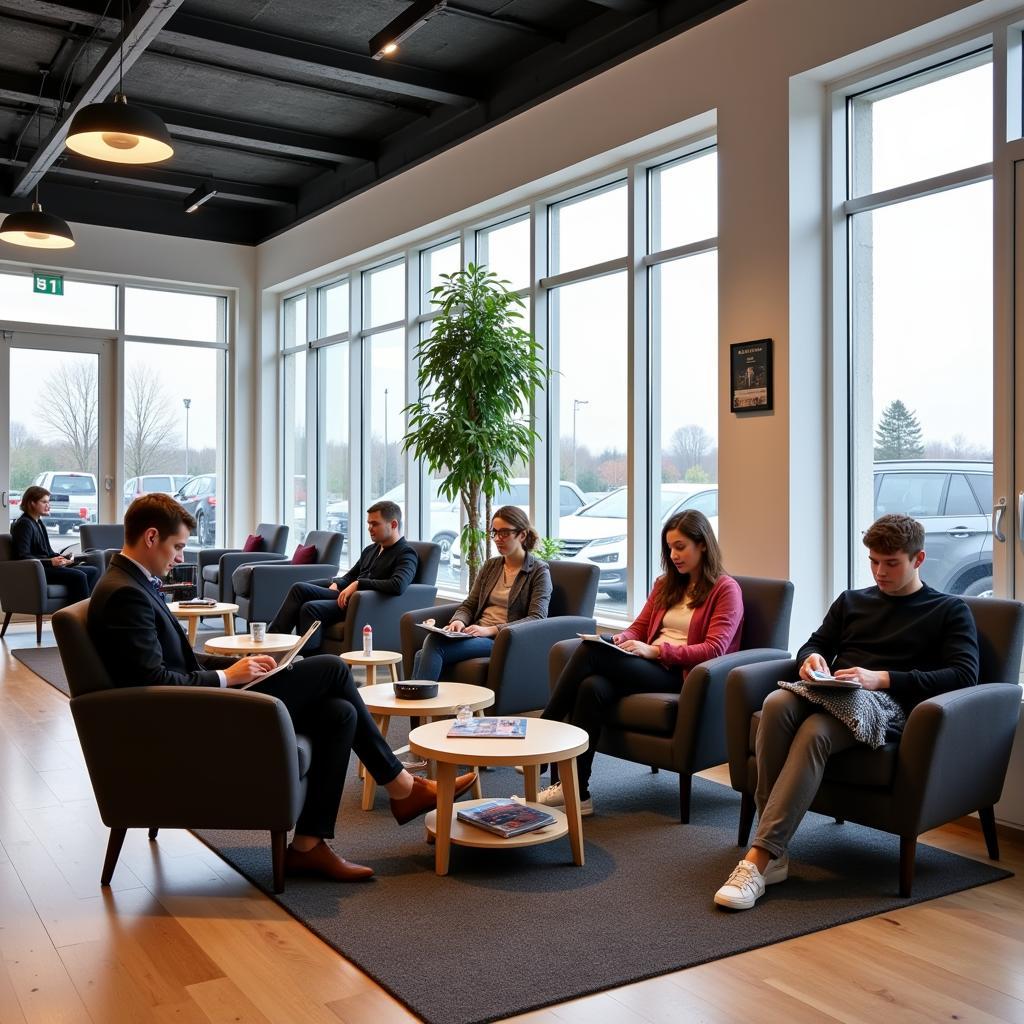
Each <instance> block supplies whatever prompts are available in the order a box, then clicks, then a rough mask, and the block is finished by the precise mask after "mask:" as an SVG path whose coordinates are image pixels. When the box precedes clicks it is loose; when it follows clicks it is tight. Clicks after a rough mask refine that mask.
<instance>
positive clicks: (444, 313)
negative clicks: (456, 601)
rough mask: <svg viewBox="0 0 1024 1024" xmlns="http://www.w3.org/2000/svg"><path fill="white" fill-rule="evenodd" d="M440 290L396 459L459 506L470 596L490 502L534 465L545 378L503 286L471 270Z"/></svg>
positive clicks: (447, 278)
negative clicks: (523, 467) (537, 401)
mask: <svg viewBox="0 0 1024 1024" xmlns="http://www.w3.org/2000/svg"><path fill="white" fill-rule="evenodd" d="M441 281H442V284H440V285H438V286H437V287H436V288H432V289H431V292H430V294H431V296H432V299H433V302H434V303H435V305H438V306H440V307H441V312H440V315H439V316H438V317H437V319H436V320H434V321H433V325H432V326H433V330H432V332H431V334H430V336H429V337H428V338H425V339H423V340H422V341H421V342H420V344H419V346H418V347H417V350H416V354H417V357H418V359H419V373H418V377H417V380H418V383H419V391H420V397H419V400H418V401H416V402H413V403H411V404H410V405H408V406H407V407H406V409H405V411H406V412H407V413H408V416H409V420H408V422H409V429H408V432H407V433H406V435H405V438H404V439H403V444H402V450H403V451H406V450H411V451H412V452H413V454H414V455H415V456H416V457H417V458H418V459H422V460H423V461H424V462H426V464H427V466H428V468H429V469H430V472H431V473H432V474H443V479H442V480H441V482H440V484H439V487H438V490H439V492H440V493H441V494H443V495H444V496H445V497H447V498H452V499H454V498H456V497H457V498H459V500H460V501H461V503H462V507H463V508H464V509H465V513H466V526H465V527H463V529H462V535H461V546H462V551H463V553H464V556H465V561H466V565H467V566H468V568H469V584H470V586H471V587H472V585H473V582H474V581H475V579H476V574H477V570H478V569H479V567H480V565H481V564H482V562H483V559H484V558H485V557H486V554H487V551H488V550H489V543H488V538H487V534H486V532H485V525H486V524H489V523H490V521H491V499H492V498H493V497H494V495H495V493H497V492H498V491H499V490H501V489H502V488H504V487H507V486H508V482H509V480H510V478H511V477H512V475H513V469H514V468H515V466H516V464H517V463H523V462H528V461H529V460H530V458H531V457H532V455H533V446H534V442H535V440H536V439H537V436H538V435H537V433H536V431H535V430H534V429H533V427H532V426H531V424H530V405H531V402H532V400H533V396H534V393H535V391H536V390H537V389H538V388H543V386H544V384H545V381H546V380H547V371H546V370H545V368H544V365H543V363H542V362H541V360H540V357H539V356H538V354H537V350H538V348H539V346H538V345H537V343H536V342H535V341H534V340H533V336H532V335H531V334H530V332H529V331H527V330H525V329H524V328H523V327H522V326H521V323H520V321H521V320H522V316H523V313H522V310H523V306H524V303H523V300H522V299H521V298H519V296H518V295H516V294H515V293H514V292H512V291H509V289H508V288H507V287H506V284H507V282H504V281H499V280H498V276H497V275H496V274H494V273H491V272H490V271H488V270H487V269H486V268H485V267H482V266H477V265H476V264H473V263H470V264H469V266H468V267H467V268H466V269H465V270H459V271H456V272H455V273H454V274H442V275H441ZM481 504H482V505H483V509H481ZM481 511H482V512H483V518H481Z"/></svg>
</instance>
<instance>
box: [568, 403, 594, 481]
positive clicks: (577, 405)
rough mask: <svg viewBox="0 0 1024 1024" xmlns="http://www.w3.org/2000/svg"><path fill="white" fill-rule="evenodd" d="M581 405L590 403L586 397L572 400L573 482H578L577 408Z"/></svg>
mask: <svg viewBox="0 0 1024 1024" xmlns="http://www.w3.org/2000/svg"><path fill="white" fill-rule="evenodd" d="M581 405H590V402H589V400H588V399H586V398H574V399H573V400H572V482H573V483H576V410H577V409H579V407H580V406H581Z"/></svg>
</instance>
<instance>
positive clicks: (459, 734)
mask: <svg viewBox="0 0 1024 1024" xmlns="http://www.w3.org/2000/svg"><path fill="white" fill-rule="evenodd" d="M448 735H449V737H452V738H454V739H467V738H470V739H486V740H521V739H525V738H526V719H525V718H470V719H469V720H468V721H466V722H452V727H451V728H450V729H449V730H448Z"/></svg>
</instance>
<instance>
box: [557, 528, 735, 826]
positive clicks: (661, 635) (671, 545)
mask: <svg viewBox="0 0 1024 1024" xmlns="http://www.w3.org/2000/svg"><path fill="white" fill-rule="evenodd" d="M661 565H662V569H663V570H664V575H662V576H659V577H658V579H657V581H656V582H655V584H654V589H653V590H652V591H651V593H650V596H649V597H648V598H647V603H646V604H645V605H644V607H643V611H642V612H640V615H639V616H638V618H637V620H636V621H635V622H634V623H633V624H632V625H631V626H630V627H629V628H628V629H626V630H623V631H622V632H621V633H617V634H616V635H615V636H613V637H612V638H611V639H612V641H613V643H614V645H615V647H618V648H619V650H618V651H615V650H612V649H611V646H610V645H605V644H602V643H598V642H591V641H586V642H585V641H581V640H563V641H562V644H561V646H562V648H563V650H565V651H566V653H568V651H570V650H571V651H572V656H571V658H570V659H569V662H568V664H567V665H566V666H565V668H564V669H563V671H562V673H561V675H560V676H559V677H558V680H557V682H554V681H553V687H552V692H551V699H550V700H549V701H548V705H547V707H546V708H545V709H544V712H543V714H542V715H541V718H548V719H553V720H555V721H559V722H562V721H566V722H571V723H572V724H573V725H577V726H579V727H580V728H581V729H585V730H586V732H587V735H588V736H589V737H590V746H589V747H588V748H587V750H586V751H585V752H584V753H582V754H580V755H579V757H577V759H576V765H577V770H578V772H579V787H580V805H581V811H582V813H583V814H593V812H594V805H593V800H592V798H591V796H590V772H591V768H592V765H593V762H594V753H595V752H596V750H597V745H598V742H599V741H600V739H601V728H602V724H603V722H604V719H605V716H606V715H607V713H608V709H609V708H610V707H611V706H612V705H613V704H615V703H616V702H617V701H618V700H620V699H621V698H622V697H625V696H627V695H628V694H631V693H679V691H680V690H681V689H682V686H683V680H684V679H685V678H686V673H687V672H688V671H689V670H690V669H691V668H693V666H694V665H699V664H700V663H701V662H702V661H707V660H708V659H709V658H717V657H719V656H720V655H722V654H728V653H729V652H731V651H735V650H738V649H739V644H740V626H741V625H742V623H743V596H742V594H741V593H740V587H739V584H738V583H737V582H736V581H735V580H734V579H733V578H732V577H731V576H727V575H726V574H725V571H724V570H723V569H722V552H721V549H720V548H719V546H718V541H717V540H716V539H715V534H714V532H713V531H712V529H711V524H710V523H709V522H708V520H707V517H706V516H705V515H704V514H703V513H702V512H697V511H695V510H693V509H690V510H688V511H686V512H681V513H679V514H678V515H675V516H673V517H672V518H671V519H670V520H669V521H668V522H667V523H666V524H665V527H664V529H663V530H662V531H661ZM622 651H629V652H630V653H632V654H634V655H637V657H634V658H627V657H625V656H623V654H622ZM552 783H553V784H552V785H551V786H549V787H548V788H547V789H545V790H544V791H543V792H541V793H540V795H539V797H538V799H539V801H540V802H541V803H543V804H547V805H548V806H553V807H561V806H563V805H564V803H565V799H564V797H563V795H562V786H561V783H559V782H556V781H555V779H554V775H552Z"/></svg>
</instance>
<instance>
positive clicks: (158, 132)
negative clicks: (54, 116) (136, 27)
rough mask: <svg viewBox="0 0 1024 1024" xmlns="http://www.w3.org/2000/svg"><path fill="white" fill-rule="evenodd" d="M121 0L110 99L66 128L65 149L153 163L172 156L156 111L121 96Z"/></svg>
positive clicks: (80, 114)
mask: <svg viewBox="0 0 1024 1024" xmlns="http://www.w3.org/2000/svg"><path fill="white" fill-rule="evenodd" d="M124 30H125V16H124V2H123V0H122V3H121V43H120V46H121V53H120V66H119V70H118V87H117V92H116V93H115V94H114V98H113V100H111V101H109V102H107V103H90V104H89V105H88V106H87V107H82V109H81V110H80V111H79V112H78V113H77V114H75V116H74V117H73V118H72V119H71V126H70V127H69V128H68V135H67V139H66V144H67V147H68V149H70V150H72V151H74V152H75V153H80V154H81V155H82V156H89V157H92V158H93V159H94V160H108V161H110V162H111V163H115V164H157V163H160V161H161V160H167V159H169V158H170V157H172V156H174V147H173V146H172V145H171V136H170V135H169V134H168V131H167V126H166V125H165V124H164V123H163V121H162V120H161V119H160V117H159V116H158V115H157V114H154V113H153V112H152V111H151V110H144V109H143V108H142V107H136V106H133V105H132V104H130V103H129V102H128V100H127V99H126V98H125V95H124Z"/></svg>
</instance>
